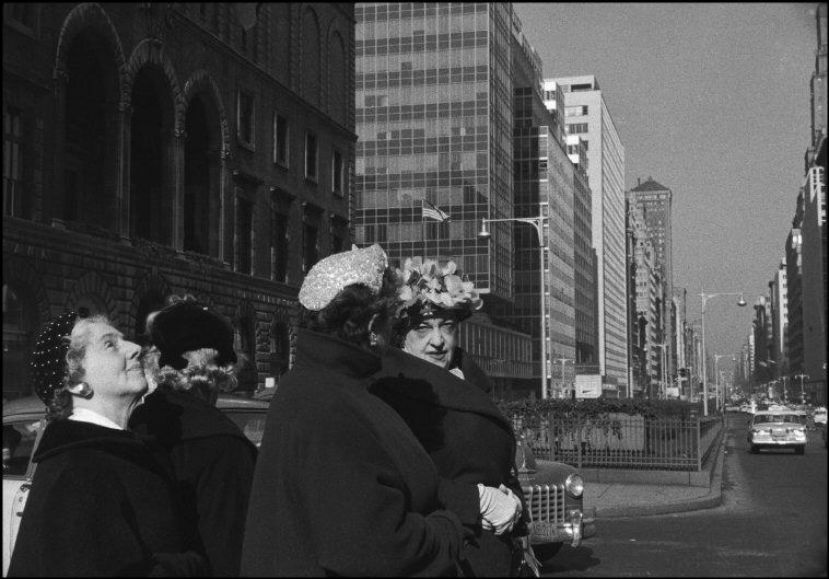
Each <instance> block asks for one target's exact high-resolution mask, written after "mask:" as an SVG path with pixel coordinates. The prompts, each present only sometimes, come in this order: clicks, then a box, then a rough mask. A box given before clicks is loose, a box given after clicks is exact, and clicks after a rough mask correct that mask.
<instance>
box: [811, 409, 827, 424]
mask: <svg viewBox="0 0 829 579" xmlns="http://www.w3.org/2000/svg"><path fill="white" fill-rule="evenodd" d="M812 418H813V419H814V421H815V424H823V425H824V426H826V407H825V406H818V407H817V408H815V410H814V412H813V413H812Z"/></svg>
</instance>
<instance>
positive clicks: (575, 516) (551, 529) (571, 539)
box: [530, 507, 596, 547]
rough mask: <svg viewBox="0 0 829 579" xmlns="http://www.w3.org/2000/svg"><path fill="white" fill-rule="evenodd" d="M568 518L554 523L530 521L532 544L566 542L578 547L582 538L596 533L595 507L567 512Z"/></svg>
mask: <svg viewBox="0 0 829 579" xmlns="http://www.w3.org/2000/svg"><path fill="white" fill-rule="evenodd" d="M567 519H568V520H566V521H560V522H556V523H548V522H546V521H533V522H531V523H530V540H531V541H532V543H533V544H534V545H537V544H543V543H567V544H569V545H570V546H572V547H578V546H579V545H580V544H581V541H582V539H586V538H588V537H592V536H593V535H595V534H596V509H595V507H593V508H590V509H586V513H584V512H582V511H581V510H577V509H576V510H572V511H569V512H568V517H567Z"/></svg>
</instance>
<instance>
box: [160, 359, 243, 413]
mask: <svg viewBox="0 0 829 579" xmlns="http://www.w3.org/2000/svg"><path fill="white" fill-rule="evenodd" d="M218 354H219V353H218V352H217V351H216V350H214V349H213V348H200V349H198V350H192V351H190V352H185V353H184V354H183V356H184V358H185V359H186V360H187V366H185V367H184V368H183V369H181V370H176V369H175V368H173V367H172V366H163V367H162V368H159V367H158V358H159V353H158V350H157V349H155V348H154V349H152V350H151V351H150V352H149V353H147V354H146V355H145V356H144V363H145V367H147V368H148V369H150V370H151V374H152V376H153V378H154V380H155V381H156V383H157V384H158V387H159V388H164V389H168V390H173V391H176V392H189V393H191V394H193V395H194V396H196V397H198V398H201V399H202V400H204V401H206V402H209V403H211V404H212V403H213V402H214V401H215V398H216V396H218V394H219V393H220V392H231V391H233V390H235V389H236V386H237V385H238V379H237V378H236V372H235V365H234V364H227V365H224V366H220V365H219V364H217V363H216V357H217V356H218Z"/></svg>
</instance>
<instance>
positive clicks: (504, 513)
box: [478, 484, 522, 535]
mask: <svg viewBox="0 0 829 579" xmlns="http://www.w3.org/2000/svg"><path fill="white" fill-rule="evenodd" d="M501 487H502V488H503V489H506V492H505V491H504V490H502V489H501V488H497V489H496V488H494V487H488V486H484V485H482V484H479V485H478V497H479V499H480V507H481V518H482V520H481V526H482V527H483V528H484V529H485V530H488V531H490V530H494V531H495V534H496V535H501V534H503V533H506V532H509V531H511V530H512V527H513V525H514V524H515V521H516V520H517V519H518V517H519V516H520V515H521V510H522V506H521V501H520V500H518V497H516V496H515V495H514V494H513V492H512V491H511V490H509V489H508V488H506V487H504V486H503V485H501Z"/></svg>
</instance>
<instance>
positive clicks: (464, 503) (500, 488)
mask: <svg viewBox="0 0 829 579" xmlns="http://www.w3.org/2000/svg"><path fill="white" fill-rule="evenodd" d="M401 276H402V278H403V281H404V285H403V286H402V288H401V290H400V292H399V294H398V297H399V302H398V315H397V321H396V323H395V338H394V339H395V341H396V344H397V345H398V347H399V349H389V350H388V351H387V352H386V354H385V355H384V357H383V368H382V370H381V372H380V373H378V375H377V378H378V380H377V381H376V382H375V384H374V385H373V387H372V392H373V393H374V394H376V395H377V396H379V397H380V398H382V399H383V400H385V401H386V402H387V403H388V404H389V405H391V406H392V407H393V408H394V409H395V410H396V411H397V412H398V413H399V414H400V415H401V416H402V417H403V419H404V420H405V421H406V422H407V423H408V424H409V427H410V428H411V429H412V431H413V432H414V434H415V436H417V438H418V440H420V442H421V444H422V445H423V446H424V448H425V449H426V451H427V452H428V453H429V455H430V456H431V457H432V460H433V461H434V463H435V465H436V466H437V468H438V472H439V473H440V475H441V477H442V479H441V499H442V500H443V501H444V503H445V504H446V505H447V508H449V509H450V510H452V511H454V512H455V513H456V514H457V515H458V516H459V518H460V519H461V521H462V522H463V523H464V524H465V525H469V526H472V527H473V528H475V529H476V535H477V536H476V540H475V541H472V542H470V543H469V544H468V545H467V547H466V548H465V549H464V553H463V559H464V560H463V561H462V562H461V565H460V571H461V573H462V574H463V575H465V576H475V577H484V576H492V577H505V576H509V575H511V574H516V573H518V571H519V568H520V564H521V561H522V560H523V557H522V555H523V554H524V549H525V548H527V544H528V543H527V541H526V539H521V537H523V536H525V535H526V533H527V529H526V520H525V519H526V517H524V518H522V514H523V504H522V503H523V495H522V492H521V485H520V483H519V482H518V480H517V477H516V476H515V469H514V461H515V438H514V435H513V430H512V425H511V423H510V422H509V421H508V420H507V419H506V418H504V416H503V415H502V414H501V412H500V411H499V410H498V408H497V407H496V406H495V404H494V403H493V402H492V400H491V398H490V396H489V391H490V389H491V386H490V383H489V379H488V378H487V377H486V375H485V374H484V373H483V372H482V371H481V369H480V368H479V367H478V366H477V365H476V364H475V363H474V362H473V361H472V360H471V358H469V357H468V356H466V355H465V354H464V352H463V351H462V350H461V348H459V347H458V345H457V342H458V325H459V324H460V323H461V322H463V320H465V319H467V318H468V317H470V316H471V315H472V313H473V312H474V311H475V310H477V309H480V308H481V306H482V305H483V302H482V301H481V298H480V297H479V296H478V293H477V291H476V290H475V288H474V284H473V283H472V282H468V281H464V280H463V279H462V278H461V276H460V273H459V272H458V271H457V268H456V265H455V263H454V262H452V261H450V262H448V263H447V264H445V265H440V264H438V263H437V262H435V261H433V260H422V259H420V258H419V257H416V258H414V259H411V258H409V259H407V260H406V261H405V263H404V265H403V269H402V272H401Z"/></svg>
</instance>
